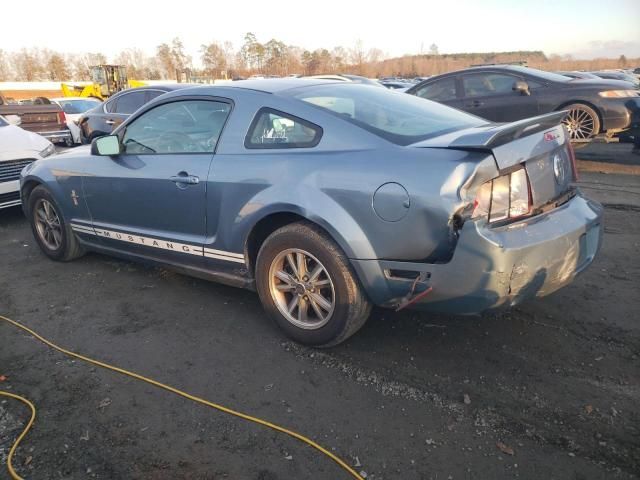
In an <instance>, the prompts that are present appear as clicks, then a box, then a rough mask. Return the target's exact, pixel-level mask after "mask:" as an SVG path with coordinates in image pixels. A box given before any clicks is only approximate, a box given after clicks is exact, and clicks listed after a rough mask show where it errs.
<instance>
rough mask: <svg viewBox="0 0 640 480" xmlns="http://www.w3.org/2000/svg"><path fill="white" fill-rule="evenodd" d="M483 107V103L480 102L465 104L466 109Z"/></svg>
mask: <svg viewBox="0 0 640 480" xmlns="http://www.w3.org/2000/svg"><path fill="white" fill-rule="evenodd" d="M482 105H483V102H481V101H480V100H474V101H473V102H471V103H467V107H481V106H482Z"/></svg>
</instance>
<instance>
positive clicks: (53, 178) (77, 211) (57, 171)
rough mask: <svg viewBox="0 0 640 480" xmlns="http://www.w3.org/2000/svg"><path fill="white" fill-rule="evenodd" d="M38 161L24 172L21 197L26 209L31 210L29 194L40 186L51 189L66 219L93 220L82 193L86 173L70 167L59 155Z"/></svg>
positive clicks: (25, 210) (24, 209) (21, 181)
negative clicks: (61, 160) (29, 208)
mask: <svg viewBox="0 0 640 480" xmlns="http://www.w3.org/2000/svg"><path fill="white" fill-rule="evenodd" d="M51 160H52V161H49V160H38V161H37V162H34V163H32V164H31V165H30V166H28V167H26V168H25V170H23V172H22V174H21V175H20V197H21V200H22V205H23V207H22V208H23V211H24V212H25V214H27V213H28V210H27V209H28V201H29V200H28V194H30V192H31V191H32V190H33V188H35V187H36V186H38V185H44V187H45V188H46V189H47V190H49V192H50V193H51V195H52V196H53V198H54V199H55V201H56V203H57V204H58V206H59V207H60V209H61V210H62V211H61V212H60V214H61V215H62V216H63V218H64V220H65V221H66V222H69V221H71V220H74V219H78V220H82V221H85V222H90V216H89V213H88V210H87V207H86V204H85V202H84V201H83V200H82V199H81V196H82V177H83V176H84V174H82V173H80V172H77V171H74V170H73V169H70V168H66V167H68V165H65V164H64V162H60V161H59V160H60V159H58V158H55V157H54V158H52V159H51Z"/></svg>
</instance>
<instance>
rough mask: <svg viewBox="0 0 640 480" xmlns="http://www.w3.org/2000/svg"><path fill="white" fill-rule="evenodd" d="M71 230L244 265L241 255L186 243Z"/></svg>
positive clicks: (79, 227) (78, 227)
mask: <svg viewBox="0 0 640 480" xmlns="http://www.w3.org/2000/svg"><path fill="white" fill-rule="evenodd" d="M71 228H72V229H73V230H74V231H76V232H80V233H86V234H89V235H96V236H98V237H103V238H108V239H111V240H119V241H121V242H127V243H135V244H137V245H143V246H146V247H152V248H159V249H162V250H169V251H172V252H178V253H186V254H189V255H199V256H204V257H207V258H215V259H217V260H225V261H227V262H235V263H242V264H244V255H243V254H241V253H233V252H225V251H223V250H215V249H213V248H203V247H199V246H197V245H190V244H186V243H178V242H172V241H170V240H160V239H157V238H152V237H144V236H141V235H137V234H133V233H124V232H116V231H114V230H105V229H100V228H91V227H87V226H84V225H79V224H77V223H72V224H71Z"/></svg>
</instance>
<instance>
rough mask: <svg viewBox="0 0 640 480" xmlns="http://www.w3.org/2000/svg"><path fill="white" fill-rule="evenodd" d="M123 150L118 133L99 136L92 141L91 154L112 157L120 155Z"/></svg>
mask: <svg viewBox="0 0 640 480" xmlns="http://www.w3.org/2000/svg"><path fill="white" fill-rule="evenodd" d="M121 151H122V148H121V145H120V139H119V138H118V136H117V135H107V136H105V137H99V138H96V139H94V140H93V141H92V142H91V155H101V156H109V157H112V156H114V155H120V153H121Z"/></svg>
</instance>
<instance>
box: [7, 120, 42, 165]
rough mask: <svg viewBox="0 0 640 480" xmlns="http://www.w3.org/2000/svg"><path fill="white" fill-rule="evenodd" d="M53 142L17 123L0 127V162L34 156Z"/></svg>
mask: <svg viewBox="0 0 640 480" xmlns="http://www.w3.org/2000/svg"><path fill="white" fill-rule="evenodd" d="M50 143H51V142H49V140H47V139H46V138H44V137H41V136H40V135H38V134H37V133H33V132H28V131H27V130H23V129H22V128H20V127H17V126H15V125H6V126H4V127H0V145H2V149H0V162H5V161H9V160H17V159H20V158H33V157H34V156H37V154H38V153H40V152H41V151H42V150H44V149H45V148H47V147H48V146H49V145H50Z"/></svg>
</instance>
